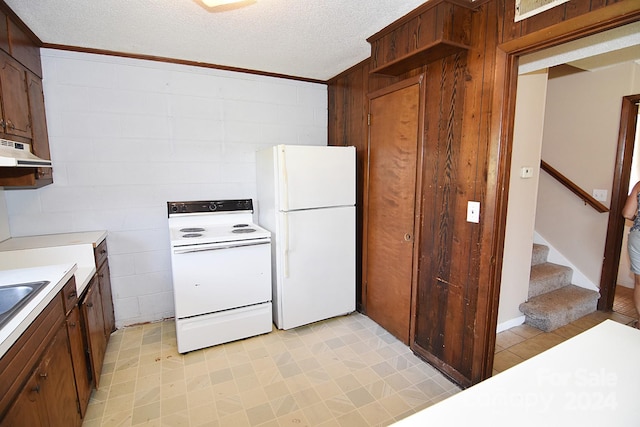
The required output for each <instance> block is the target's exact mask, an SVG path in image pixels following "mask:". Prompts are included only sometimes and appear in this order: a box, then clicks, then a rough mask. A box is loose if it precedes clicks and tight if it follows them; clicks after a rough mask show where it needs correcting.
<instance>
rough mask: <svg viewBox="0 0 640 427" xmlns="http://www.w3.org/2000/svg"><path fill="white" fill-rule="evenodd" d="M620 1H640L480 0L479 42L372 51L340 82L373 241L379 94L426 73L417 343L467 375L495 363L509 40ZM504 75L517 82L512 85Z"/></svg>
mask: <svg viewBox="0 0 640 427" xmlns="http://www.w3.org/2000/svg"><path fill="white" fill-rule="evenodd" d="M634 1H635V6H633V4H634ZM613 3H625V4H627V5H632V6H630V7H628V8H627V9H640V2H637V0H621V1H620V2H615V1H612V0H608V1H607V0H572V1H570V2H568V3H565V4H563V5H560V6H557V7H555V8H553V9H550V10H549V11H546V12H543V13H541V14H538V15H536V16H534V17H531V18H529V19H526V20H524V21H520V22H517V23H516V22H514V16H515V1H514V0H487V1H484V0H480V1H477V2H475V3H474V7H475V9H474V11H473V13H472V15H471V24H470V25H471V29H470V34H471V37H470V40H468V42H469V47H470V48H469V50H468V51H463V52H458V53H454V54H452V55H450V56H447V57H445V58H442V59H436V60H433V61H432V62H429V63H428V64H423V65H421V66H420V67H418V68H416V69H414V70H411V71H409V72H407V73H405V74H402V75H399V76H397V77H386V76H379V75H376V74H370V67H371V65H370V61H364V62H362V63H360V64H358V65H356V66H355V67H353V68H351V69H349V70H347V71H345V72H344V73H342V74H340V75H338V76H336V77H335V78H334V79H332V80H330V81H329V144H330V145H353V146H355V147H356V148H357V156H358V186H359V188H358V209H359V210H358V219H359V224H360V234H359V235H358V239H359V241H361V239H362V235H361V224H362V223H361V219H362V211H361V209H362V183H363V174H364V173H365V164H366V155H367V146H368V141H367V138H368V137H367V113H368V111H367V106H368V101H367V93H370V92H373V91H375V90H377V89H380V88H383V87H385V86H387V85H389V84H391V83H394V82H396V81H399V80H402V79H405V78H407V77H409V76H412V75H417V74H419V73H421V72H424V73H425V76H426V85H427V90H426V103H427V108H426V113H425V138H426V150H425V152H424V153H423V155H424V159H425V161H424V167H423V170H422V176H423V187H422V190H421V194H422V212H421V223H420V228H421V238H420V248H419V254H420V256H419V259H418V263H419V264H418V278H417V287H416V288H415V289H414V296H413V298H414V301H415V303H416V306H415V315H416V319H415V322H414V323H415V331H413V332H414V337H415V344H416V345H415V347H414V346H412V348H414V350H416V351H417V352H418V353H419V354H421V353H422V351H421V349H424V350H425V351H424V354H422V355H423V356H424V357H426V358H427V359H428V360H429V361H430V362H432V363H433V364H434V365H436V366H438V367H439V368H440V369H441V370H443V371H444V372H446V373H447V374H448V375H450V376H451V377H452V378H454V379H455V380H456V381H458V383H460V384H461V385H463V386H467V385H471V384H474V383H477V382H479V381H481V380H483V379H485V378H487V377H489V376H490V375H491V369H492V366H493V351H494V346H495V328H496V321H497V304H498V296H499V286H500V283H499V280H500V273H501V259H502V245H503V242H504V225H505V220H506V195H507V192H508V188H507V187H508V181H509V177H508V170H509V163H510V146H507V145H505V144H502V141H504V135H503V134H505V133H506V134H509V133H511V132H512V127H513V116H512V115H506V116H505V115H503V114H502V111H503V110H502V109H503V108H504V106H505V105H511V104H512V103H513V102H514V99H509V97H508V96H511V94H512V93H514V91H512V90H510V89H514V86H512V87H509V85H515V83H514V82H515V80H516V79H515V76H514V75H509V73H513V72H514V71H513V70H515V67H513V66H512V65H513V62H511V63H509V64H508V67H506V70H505V67H504V65H505V53H504V52H503V51H501V50H500V49H499V46H500V45H502V44H503V43H507V42H508V43H510V44H511V45H517V44H518V43H520V41H521V40H522V41H524V40H528V39H530V38H531V37H537V38H539V39H540V41H539V43H538V45H539V46H540V48H542V47H544V38H545V37H549V43H550V44H558V43H559V41H558V40H559V39H558V37H555V38H553V37H554V31H555V29H556V28H557V27H558V25H557V24H563V27H562V31H561V32H562V33H563V34H569V33H571V27H572V26H574V25H575V26H576V30H577V29H578V28H579V27H580V22H579V20H577V19H573V18H577V17H580V16H582V15H585V14H590V16H595V15H596V14H600V13H603V14H604V15H607V13H604V11H606V10H607V7H609V6H611V5H612V4H613ZM624 13H625V14H628V13H629V12H628V11H627V12H624ZM608 15H611V13H609V14H608ZM634 16H635V15H634ZM592 20H593V19H592ZM617 22H619V20H617ZM397 23H398V24H399V25H402V20H399V21H398V22H397ZM613 25H615V24H612V26H613ZM547 29H550V31H549V34H548V35H547V34H546V32H545V30H547ZM600 29H607V28H606V24H603V26H602V27H601V28H600ZM551 30H553V31H551ZM400 31H403V30H400ZM523 43H524V42H523ZM515 49H516V48H512V49H511V51H512V52H513V51H514V50H515ZM510 70H511V71H510ZM503 81H504V82H509V83H504V86H502V85H503V83H502V82H503ZM469 200H475V201H479V202H481V211H480V212H481V213H480V215H481V222H480V223H479V224H472V223H468V222H467V221H466V204H467V201H469ZM358 261H359V265H361V262H360V260H358ZM358 277H361V276H358ZM358 285H359V289H360V288H361V284H360V283H358ZM358 301H359V303H360V302H361V301H360V298H358ZM437 307H444V309H438V308H437Z"/></svg>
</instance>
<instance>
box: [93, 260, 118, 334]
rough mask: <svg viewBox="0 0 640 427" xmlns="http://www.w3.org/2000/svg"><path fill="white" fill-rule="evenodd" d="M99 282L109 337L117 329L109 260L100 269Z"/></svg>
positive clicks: (105, 328)
mask: <svg viewBox="0 0 640 427" xmlns="http://www.w3.org/2000/svg"><path fill="white" fill-rule="evenodd" d="M97 275H98V282H99V283H100V295H101V296H102V314H103V318H104V333H105V335H106V336H107V340H108V337H109V336H110V335H111V333H112V332H113V331H115V330H116V318H115V315H114V312H113V295H112V293H111V275H110V271H109V262H107V261H106V260H105V262H103V263H102V265H101V266H100V268H99V269H98V273H97Z"/></svg>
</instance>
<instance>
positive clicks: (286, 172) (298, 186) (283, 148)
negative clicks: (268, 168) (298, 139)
mask: <svg viewBox="0 0 640 427" xmlns="http://www.w3.org/2000/svg"><path fill="white" fill-rule="evenodd" d="M276 149H277V150H278V169H279V176H280V189H279V191H280V197H279V198H278V199H279V203H280V206H279V209H278V210H280V211H293V210H299V209H313V208H320V207H330V206H351V205H355V201H356V172H355V170H356V150H355V147H326V146H322V147H319V146H304V145H279V146H277V147H276Z"/></svg>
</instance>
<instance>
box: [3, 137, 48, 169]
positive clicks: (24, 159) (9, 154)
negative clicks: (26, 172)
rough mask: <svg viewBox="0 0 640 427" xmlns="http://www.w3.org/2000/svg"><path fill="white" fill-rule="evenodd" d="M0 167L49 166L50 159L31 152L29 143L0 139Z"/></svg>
mask: <svg viewBox="0 0 640 427" xmlns="http://www.w3.org/2000/svg"><path fill="white" fill-rule="evenodd" d="M0 167H22V168H34V167H38V168H50V167H51V160H46V159H41V158H40V157H38V156H35V155H33V154H32V153H31V145H30V144H25V143H23V142H16V141H9V140H8V139H0Z"/></svg>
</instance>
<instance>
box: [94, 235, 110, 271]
mask: <svg viewBox="0 0 640 427" xmlns="http://www.w3.org/2000/svg"><path fill="white" fill-rule="evenodd" d="M93 255H94V257H95V259H96V268H100V266H101V265H102V263H103V262H104V261H105V260H106V259H107V239H104V240H103V241H102V242H100V244H99V245H98V246H96V248H95V249H94V250H93Z"/></svg>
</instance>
